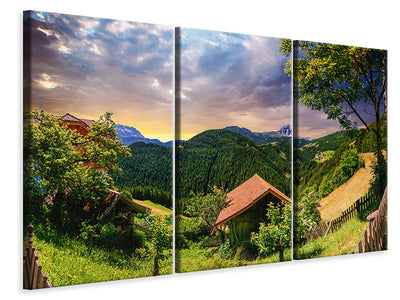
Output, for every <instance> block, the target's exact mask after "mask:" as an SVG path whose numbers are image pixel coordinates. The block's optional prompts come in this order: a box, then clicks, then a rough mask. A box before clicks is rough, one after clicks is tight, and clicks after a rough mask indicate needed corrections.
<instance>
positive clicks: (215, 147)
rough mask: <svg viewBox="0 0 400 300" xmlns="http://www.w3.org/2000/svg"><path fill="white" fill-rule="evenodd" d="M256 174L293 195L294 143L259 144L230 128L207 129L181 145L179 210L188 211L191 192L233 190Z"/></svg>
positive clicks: (177, 154) (179, 148)
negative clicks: (292, 151) (292, 166)
mask: <svg viewBox="0 0 400 300" xmlns="http://www.w3.org/2000/svg"><path fill="white" fill-rule="evenodd" d="M244 166H245V167H244ZM255 173H257V174H258V175H260V176H261V177H262V178H264V179H265V180H266V181H267V182H269V183H270V184H272V185H273V186H275V187H276V188H278V189H279V190H280V191H282V192H283V193H284V194H286V195H288V194H290V183H291V181H290V174H291V145H290V142H285V141H281V142H277V143H274V144H265V145H259V144H257V143H255V142H253V141H251V140H250V139H248V138H246V137H244V136H242V135H240V134H239V133H236V132H233V131H230V130H225V129H218V130H207V131H204V132H202V133H200V134H198V135H196V136H195V137H193V138H191V139H190V140H188V141H186V142H184V143H182V145H179V146H178V147H177V151H176V182H177V186H176V197H177V206H176V208H177V212H178V213H180V214H182V213H184V212H185V210H186V205H187V204H189V202H190V191H193V192H194V193H196V194H200V193H203V194H208V193H211V192H212V187H213V186H214V185H216V186H222V187H223V188H224V189H225V190H228V191H229V190H233V189H234V188H236V187H237V186H239V185H240V184H242V183H243V182H245V181H246V180H247V179H249V178H250V177H252V176H253V175H254V174H255Z"/></svg>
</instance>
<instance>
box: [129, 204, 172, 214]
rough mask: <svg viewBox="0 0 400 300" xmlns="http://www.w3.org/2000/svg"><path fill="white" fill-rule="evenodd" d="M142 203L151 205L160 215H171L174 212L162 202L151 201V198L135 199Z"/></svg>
mask: <svg viewBox="0 0 400 300" xmlns="http://www.w3.org/2000/svg"><path fill="white" fill-rule="evenodd" d="M134 201H135V202H137V203H138V204H140V205H143V206H146V207H149V208H150V209H151V210H152V213H156V214H157V213H158V214H160V215H169V214H172V210H171V209H169V208H166V207H165V206H162V205H161V204H158V203H154V202H151V201H150V200H134Z"/></svg>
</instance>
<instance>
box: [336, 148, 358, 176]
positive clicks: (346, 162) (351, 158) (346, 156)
mask: <svg viewBox="0 0 400 300" xmlns="http://www.w3.org/2000/svg"><path fill="white" fill-rule="evenodd" d="M340 168H341V169H342V172H343V177H344V178H345V181H346V180H347V179H349V178H350V177H351V176H353V174H354V173H355V172H356V171H357V169H358V168H359V159H358V152H357V149H351V150H347V151H345V152H344V153H343V154H342V156H341V157H340Z"/></svg>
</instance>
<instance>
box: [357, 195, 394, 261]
mask: <svg viewBox="0 0 400 300" xmlns="http://www.w3.org/2000/svg"><path fill="white" fill-rule="evenodd" d="M368 219H369V223H368V227H367V229H366V230H365V231H364V232H363V234H362V236H361V238H360V240H359V241H358V242H357V244H356V253H362V252H371V251H380V250H386V249H387V187H386V189H385V193H384V194H383V197H382V201H381V204H380V205H379V208H378V210H377V211H375V212H374V213H372V214H371V215H370V216H368Z"/></svg>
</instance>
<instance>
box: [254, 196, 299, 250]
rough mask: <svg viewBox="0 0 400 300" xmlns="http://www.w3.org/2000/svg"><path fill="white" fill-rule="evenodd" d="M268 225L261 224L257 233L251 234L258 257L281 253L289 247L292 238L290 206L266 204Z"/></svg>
mask: <svg viewBox="0 0 400 300" xmlns="http://www.w3.org/2000/svg"><path fill="white" fill-rule="evenodd" d="M266 216H267V219H268V223H261V224H260V229H259V232H257V233H255V232H252V234H251V242H252V243H253V244H255V245H256V246H257V247H258V251H259V254H260V256H268V255H271V254H273V253H275V252H278V251H279V252H283V249H284V248H287V247H290V245H291V236H292V234H291V233H292V208H291V205H290V204H286V203H284V204H281V205H279V204H278V205H276V206H274V205H273V204H272V203H269V204H268V208H267V213H266Z"/></svg>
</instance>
